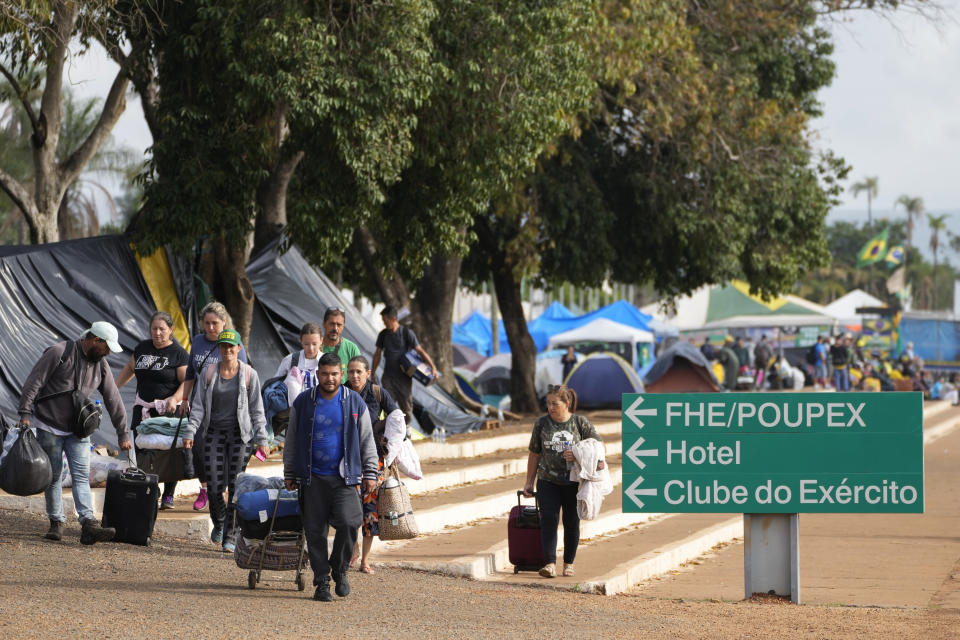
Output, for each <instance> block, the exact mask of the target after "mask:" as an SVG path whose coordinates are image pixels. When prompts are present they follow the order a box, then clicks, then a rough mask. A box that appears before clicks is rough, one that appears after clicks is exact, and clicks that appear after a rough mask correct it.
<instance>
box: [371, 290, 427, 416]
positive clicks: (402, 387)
mask: <svg viewBox="0 0 960 640" xmlns="http://www.w3.org/2000/svg"><path fill="white" fill-rule="evenodd" d="M380 317H381V318H383V324H384V326H385V327H386V329H384V330H383V331H381V332H380V334H379V335H378V336H377V350H376V352H375V353H374V354H373V365H372V366H371V367H370V370H371V371H372V372H374V373H376V371H377V367H378V366H379V365H380V358H381V357H382V358H383V379H382V380H381V382H382V383H383V387H384V389H386V390H387V391H389V392H390V395H391V396H392V397H393V399H394V400H396V401H397V404H399V405H400V408H401V409H403V414H404V417H405V418H406V420H407V424H410V420H411V419H412V417H413V378H411V377H410V376H408V375H407V374H406V373H405V372H404V370H403V365H402V364H401V362H400V360H401V358H402V357H403V354H405V353H406V352H408V351H410V350H411V349H414V350H416V352H417V353H418V354H419V355H420V357H421V358H422V359H423V361H424V362H426V363H427V364H428V365H429V366H430V368H431V369H432V370H433V371H434V372H436V370H437V367H436V365H435V364H433V358H431V357H430V354H428V353H427V352H426V351H425V350H424V348H423V347H422V346H421V345H420V341H419V340H417V336H416V334H415V333H414V332H413V331H412V330H411V329H410V328H409V327H404V326H402V325H401V324H400V321H399V320H397V310H396V309H395V308H393V307H391V306H386V307H384V308H383V311H381V312H380Z"/></svg>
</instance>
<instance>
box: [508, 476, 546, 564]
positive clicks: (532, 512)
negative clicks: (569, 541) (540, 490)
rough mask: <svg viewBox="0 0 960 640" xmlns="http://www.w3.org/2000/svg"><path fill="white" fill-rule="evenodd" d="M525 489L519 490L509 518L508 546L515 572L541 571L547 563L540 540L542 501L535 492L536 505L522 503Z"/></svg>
mask: <svg viewBox="0 0 960 640" xmlns="http://www.w3.org/2000/svg"><path fill="white" fill-rule="evenodd" d="M522 495H523V491H517V506H515V507H513V508H512V509H510V518H509V520H507V547H508V548H509V551H510V564H512V565H513V572H514V573H518V572H520V571H539V570H540V569H542V568H543V565H545V564H546V563H547V561H546V559H545V558H544V557H543V542H541V541H540V503H539V502H537V494H536V493H534V494H533V499H534V506H532V507H531V506H529V505H522V504H520V496H522Z"/></svg>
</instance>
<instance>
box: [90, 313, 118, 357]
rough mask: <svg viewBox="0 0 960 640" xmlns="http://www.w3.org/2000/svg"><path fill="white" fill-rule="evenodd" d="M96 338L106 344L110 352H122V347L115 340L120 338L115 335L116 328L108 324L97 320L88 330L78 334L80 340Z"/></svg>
mask: <svg viewBox="0 0 960 640" xmlns="http://www.w3.org/2000/svg"><path fill="white" fill-rule="evenodd" d="M90 335H93V336H96V337H98V338H100V339H101V340H103V341H104V342H106V343H107V346H108V347H110V351H113V352H114V353H120V352H121V351H123V347H121V346H120V343H119V342H118V341H117V339H118V338H119V337H120V336H119V335H118V334H117V328H116V327H115V326H113V325H112V324H110V323H109V322H104V321H103V320H97V321H96V322H94V323H93V324H91V325H90V328H89V329H87V330H86V331H84V332H83V333H81V334H80V337H81V338H86V337H87V336H90Z"/></svg>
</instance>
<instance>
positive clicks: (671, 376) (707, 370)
mask: <svg viewBox="0 0 960 640" xmlns="http://www.w3.org/2000/svg"><path fill="white" fill-rule="evenodd" d="M643 384H644V386H645V387H646V392H647V393H696V392H701V391H719V390H720V383H719V382H717V379H716V377H714V375H713V371H712V366H711V364H710V363H709V362H708V361H707V359H706V358H705V357H704V356H703V354H702V353H701V352H700V349H697V348H696V347H695V346H693V345H692V344H690V343H689V342H685V341H684V342H677V343H676V344H674V345H672V346H670V347H668V348H667V349H666V350H665V351H664V352H663V353H662V354H660V357H659V358H657V361H656V362H655V363H654V365H653V367H651V368H650V371H648V372H647V375H646V376H645V377H644V378H643Z"/></svg>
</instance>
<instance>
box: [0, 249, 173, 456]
mask: <svg viewBox="0 0 960 640" xmlns="http://www.w3.org/2000/svg"><path fill="white" fill-rule="evenodd" d="M154 309H155V307H154V304H153V297H152V296H151V295H150V291H149V289H148V288H147V285H146V283H145V282H144V280H143V277H142V276H141V274H140V268H139V266H138V265H137V261H136V259H135V258H134V255H133V252H132V251H131V250H130V247H129V245H128V244H127V241H126V240H125V239H124V238H123V237H122V236H102V237H98V238H86V239H82V240H70V241H66V242H58V243H54V244H46V245H30V246H18V247H0V412H2V413H3V415H4V416H5V417H6V418H7V420H8V422H16V419H17V417H16V416H17V405H18V404H19V401H20V389H21V388H22V386H23V383H24V382H26V379H27V376H28V375H29V374H30V370H31V369H32V368H33V365H34V363H35V362H36V360H37V358H39V357H40V354H41V353H43V350H44V349H46V348H47V347H48V346H50V345H52V344H54V343H56V342H59V341H61V340H66V339H71V340H72V339H76V338H78V337H79V336H80V334H81V333H82V332H83V331H84V329H87V328H88V327H89V326H90V324H91V323H92V322H94V321H96V320H106V321H108V322H111V323H112V324H113V325H114V326H116V327H117V331H118V332H119V334H120V345H121V346H122V347H123V348H124V352H123V353H117V354H110V356H109V358H108V362H109V364H110V367H111V369H113V372H114V374H116V373H118V372H119V371H120V369H122V368H123V366H124V365H125V364H126V363H127V360H129V358H130V354H131V353H132V351H133V348H134V347H135V346H136V344H137V343H138V342H139V341H140V340H142V339H143V338H144V337H145V336H147V335H148V334H149V328H148V326H147V323H148V320H149V319H150V314H152V313H153V311H154ZM121 394H122V395H123V401H124V405H125V406H127V407H128V409H129V407H131V406H133V400H134V395H135V388H134V385H128V386H127V387H125V388H124V389H121ZM94 440H95V441H96V442H98V443H104V444H109V445H111V446H116V443H117V437H116V432H115V431H114V430H113V428H112V426H111V425H110V422H109V417H107V416H105V420H104V424H103V425H101V428H100V430H99V431H98V432H97V433H96V434H94Z"/></svg>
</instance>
